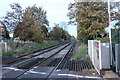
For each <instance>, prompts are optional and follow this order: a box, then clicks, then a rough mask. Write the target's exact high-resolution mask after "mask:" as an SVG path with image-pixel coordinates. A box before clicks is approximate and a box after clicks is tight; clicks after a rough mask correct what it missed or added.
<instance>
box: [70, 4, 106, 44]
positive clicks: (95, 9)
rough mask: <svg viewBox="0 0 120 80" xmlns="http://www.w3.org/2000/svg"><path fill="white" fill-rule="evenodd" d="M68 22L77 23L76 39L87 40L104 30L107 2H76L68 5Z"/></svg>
mask: <svg viewBox="0 0 120 80" xmlns="http://www.w3.org/2000/svg"><path fill="white" fill-rule="evenodd" d="M68 9H69V13H68V17H69V19H70V22H69V23H70V24H74V25H77V34H78V36H77V37H78V39H79V40H81V41H83V42H85V43H86V42H87V40H88V39H95V38H97V35H98V34H100V33H102V32H105V28H106V27H107V26H108V13H107V3H103V2H76V3H71V4H70V5H69V7H68Z"/></svg>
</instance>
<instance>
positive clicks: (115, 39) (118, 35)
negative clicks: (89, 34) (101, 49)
mask: <svg viewBox="0 0 120 80" xmlns="http://www.w3.org/2000/svg"><path fill="white" fill-rule="evenodd" d="M111 41H112V60H113V64H112V67H113V69H115V70H116V67H117V66H116V64H118V63H117V62H118V61H116V60H118V59H117V58H118V56H116V55H117V54H116V53H115V52H116V50H117V49H118V48H116V49H115V45H116V44H120V29H112V30H111ZM119 58H120V56H119Z"/></svg>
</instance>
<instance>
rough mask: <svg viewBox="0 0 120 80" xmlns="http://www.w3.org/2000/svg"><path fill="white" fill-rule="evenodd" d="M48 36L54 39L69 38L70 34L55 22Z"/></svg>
mask: <svg viewBox="0 0 120 80" xmlns="http://www.w3.org/2000/svg"><path fill="white" fill-rule="evenodd" d="M50 37H51V38H52V39H54V40H70V37H71V36H70V34H69V33H68V32H67V31H66V30H63V28H61V27H59V24H56V25H55V27H54V28H53V29H52V30H51V31H50Z"/></svg>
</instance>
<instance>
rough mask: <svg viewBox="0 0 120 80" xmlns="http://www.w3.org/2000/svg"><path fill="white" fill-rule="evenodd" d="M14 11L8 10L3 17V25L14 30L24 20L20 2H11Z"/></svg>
mask: <svg viewBox="0 0 120 80" xmlns="http://www.w3.org/2000/svg"><path fill="white" fill-rule="evenodd" d="M10 7H11V9H12V11H9V12H7V14H6V16H5V17H2V19H3V20H2V21H1V22H2V23H3V24H4V25H3V26H4V27H5V28H6V29H7V30H8V31H12V30H14V29H15V28H16V26H17V25H18V24H19V23H20V22H21V21H22V14H23V10H22V7H21V6H20V5H19V4H18V3H13V4H10Z"/></svg>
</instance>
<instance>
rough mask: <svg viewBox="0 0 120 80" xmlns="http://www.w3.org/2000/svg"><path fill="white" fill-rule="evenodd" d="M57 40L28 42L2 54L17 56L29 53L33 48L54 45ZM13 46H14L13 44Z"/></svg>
mask: <svg viewBox="0 0 120 80" xmlns="http://www.w3.org/2000/svg"><path fill="white" fill-rule="evenodd" d="M11 43H13V42H10V43H9V45H12V46H13V44H11ZM57 43H58V42H57V41H49V42H44V43H35V42H34V43H30V44H25V45H23V44H22V45H23V46H19V47H17V48H14V49H13V50H10V51H8V52H6V53H3V56H19V55H21V54H24V53H29V52H32V51H35V50H38V49H42V48H46V47H49V46H52V45H55V44H57ZM13 47H15V46H13Z"/></svg>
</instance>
